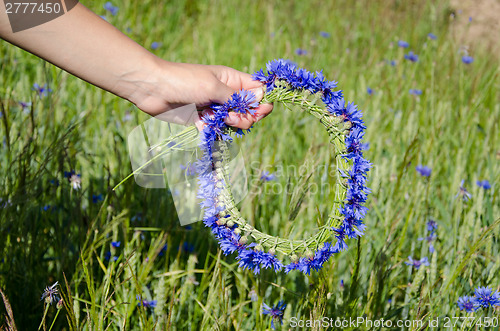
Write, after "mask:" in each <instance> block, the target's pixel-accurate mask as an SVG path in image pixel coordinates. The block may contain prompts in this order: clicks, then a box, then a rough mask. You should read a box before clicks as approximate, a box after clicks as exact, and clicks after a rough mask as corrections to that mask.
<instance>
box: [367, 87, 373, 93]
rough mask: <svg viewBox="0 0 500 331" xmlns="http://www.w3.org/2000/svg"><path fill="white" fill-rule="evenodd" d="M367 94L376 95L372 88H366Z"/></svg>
mask: <svg viewBox="0 0 500 331" xmlns="http://www.w3.org/2000/svg"><path fill="white" fill-rule="evenodd" d="M366 92H367V93H368V94H369V95H372V94H373V93H374V91H373V89H371V88H370V87H367V88H366Z"/></svg>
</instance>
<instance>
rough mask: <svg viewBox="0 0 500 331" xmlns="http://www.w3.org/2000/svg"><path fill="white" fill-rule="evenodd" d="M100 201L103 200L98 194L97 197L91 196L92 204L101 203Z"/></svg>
mask: <svg viewBox="0 0 500 331" xmlns="http://www.w3.org/2000/svg"><path fill="white" fill-rule="evenodd" d="M102 200H104V198H103V197H102V194H98V195H95V194H92V203H98V202H99V201H102Z"/></svg>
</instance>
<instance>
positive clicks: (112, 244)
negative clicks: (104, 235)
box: [111, 241, 122, 248]
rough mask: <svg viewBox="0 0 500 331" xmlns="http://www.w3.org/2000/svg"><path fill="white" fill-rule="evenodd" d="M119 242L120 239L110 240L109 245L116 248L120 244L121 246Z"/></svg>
mask: <svg viewBox="0 0 500 331" xmlns="http://www.w3.org/2000/svg"><path fill="white" fill-rule="evenodd" d="M121 244H122V242H121V241H112V242H111V247H113V248H118V247H120V246H121Z"/></svg>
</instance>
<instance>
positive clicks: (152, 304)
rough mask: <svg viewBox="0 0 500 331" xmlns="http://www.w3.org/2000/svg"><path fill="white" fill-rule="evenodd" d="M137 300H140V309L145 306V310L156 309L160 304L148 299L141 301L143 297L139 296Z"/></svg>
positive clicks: (138, 304)
mask: <svg viewBox="0 0 500 331" xmlns="http://www.w3.org/2000/svg"><path fill="white" fill-rule="evenodd" d="M136 299H137V300H139V302H138V303H137V306H138V307H140V306H143V307H144V308H151V309H154V308H155V307H156V304H157V303H158V301H157V300H151V301H149V300H146V299H143V300H141V297H140V296H139V295H137V296H136Z"/></svg>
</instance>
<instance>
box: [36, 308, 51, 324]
mask: <svg viewBox="0 0 500 331" xmlns="http://www.w3.org/2000/svg"><path fill="white" fill-rule="evenodd" d="M49 307H50V304H48V303H45V312H44V313H43V317H42V321H41V322H40V326H39V327H38V330H40V329H41V328H42V325H43V322H45V317H46V316H47V312H48V311H49Z"/></svg>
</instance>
